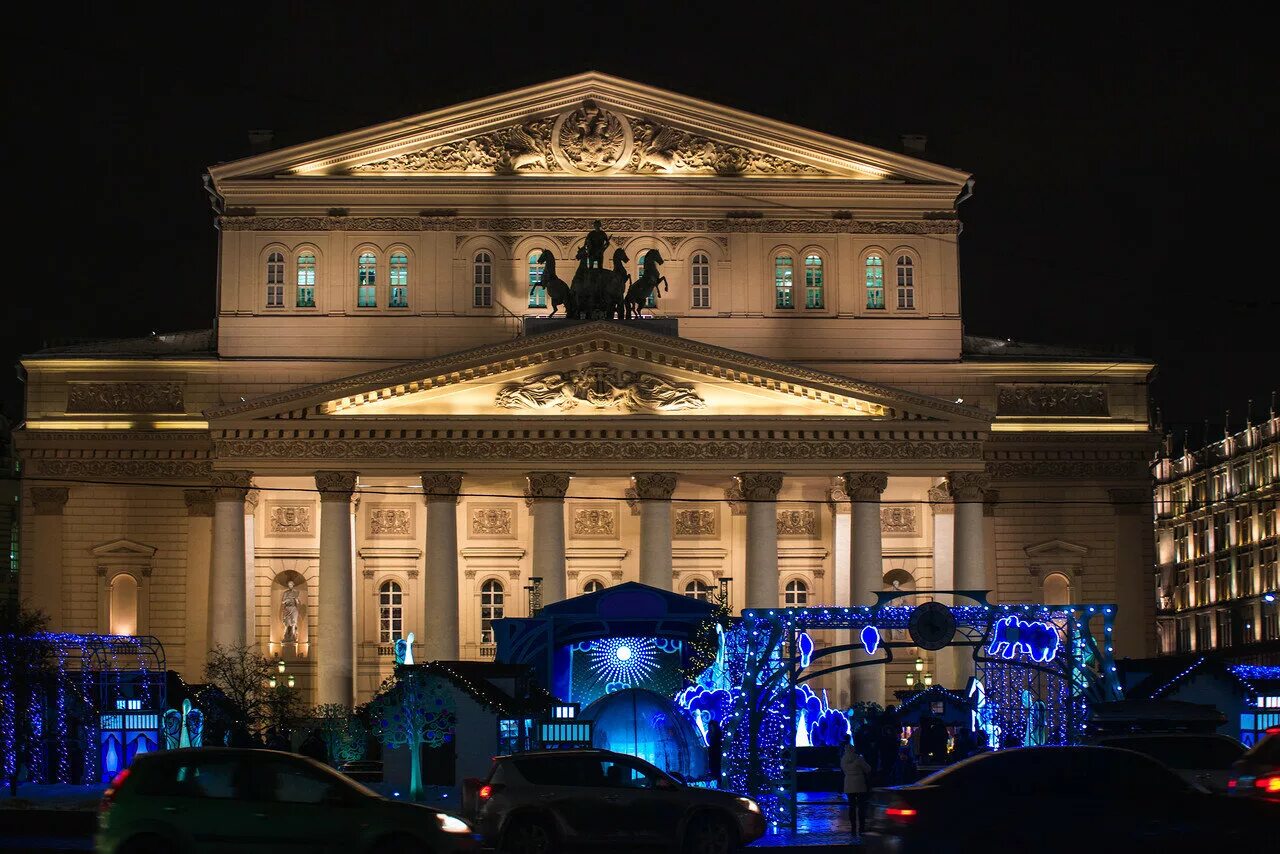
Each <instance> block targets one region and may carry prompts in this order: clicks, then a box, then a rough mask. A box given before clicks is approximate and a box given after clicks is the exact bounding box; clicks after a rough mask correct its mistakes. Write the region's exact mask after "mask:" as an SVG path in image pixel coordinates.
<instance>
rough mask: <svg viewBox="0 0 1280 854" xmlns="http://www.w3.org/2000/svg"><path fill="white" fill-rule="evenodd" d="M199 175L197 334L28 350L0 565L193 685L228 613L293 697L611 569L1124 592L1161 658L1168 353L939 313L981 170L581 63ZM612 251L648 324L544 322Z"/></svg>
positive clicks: (861, 584)
mask: <svg viewBox="0 0 1280 854" xmlns="http://www.w3.org/2000/svg"><path fill="white" fill-rule="evenodd" d="M209 186H210V191H211V195H212V197H213V199H214V202H215V206H216V208H217V219H216V225H217V228H218V239H219V253H220V254H219V264H218V271H219V272H218V282H217V288H218V291H217V293H218V297H217V316H216V317H215V318H214V326H213V329H212V330H205V331H195V332H183V333H176V334H165V335H155V336H151V337H148V338H144V339H131V340H117V341H107V342H101V343H97V344H85V345H77V346H73V347H65V348H61V349H55V350H46V351H42V352H38V353H34V354H30V355H28V356H26V357H24V358H23V360H22V370H23V371H24V372H25V378H26V389H27V419H26V421H25V423H24V424H23V425H22V426H21V429H19V430H18V431H16V433H15V440H16V444H17V446H18V448H19V452H20V456H21V459H22V465H23V475H24V482H23V506H22V511H23V523H22V559H23V565H22V593H23V595H24V596H25V597H26V598H28V599H29V600H30V601H31V602H32V604H34V605H36V606H38V607H40V608H42V609H44V610H45V611H46V612H47V613H48V614H49V615H50V616H51V617H52V620H53V624H54V626H55V627H56V628H58V629H62V630H67V631H87V632H116V633H139V634H151V635H155V636H156V637H158V638H159V639H160V640H161V641H162V642H163V644H164V647H165V651H166V654H167V659H168V661H169V663H170V665H171V666H172V667H174V668H175V669H177V670H179V671H181V672H182V673H183V674H184V675H185V676H186V678H187V679H188V680H198V679H199V678H200V673H201V670H202V666H203V662H204V660H205V658H206V656H207V653H208V651H209V649H210V647H211V645H214V644H234V643H246V642H247V643H249V644H253V645H257V646H258V647H259V648H261V650H262V651H263V652H264V653H267V654H269V655H270V656H272V657H277V656H278V657H283V658H284V659H285V660H286V661H287V662H288V663H289V665H290V667H291V670H290V672H291V673H295V674H296V675H297V679H298V684H299V685H300V687H302V688H303V689H304V690H305V691H306V692H307V694H308V696H309V698H310V699H312V700H314V701H315V702H351V701H352V699H353V698H354V699H357V700H358V699H363V698H367V697H368V695H369V693H370V692H371V691H372V690H373V688H374V687H376V686H377V685H378V683H379V682H380V681H381V679H382V678H383V677H384V676H385V675H387V674H388V673H389V672H390V668H391V663H392V660H393V659H392V644H393V642H394V640H395V639H397V638H398V637H400V636H402V635H407V634H408V633H410V632H412V633H413V634H414V650H415V657H416V658H417V659H419V660H423V659H430V658H457V657H461V658H472V659H482V658H486V657H492V656H493V654H494V646H493V633H492V629H491V625H492V621H493V620H494V619H497V618H499V617H501V616H504V615H506V616H522V615H526V614H528V612H529V609H530V608H531V607H536V606H537V605H538V602H539V601H540V602H541V603H542V604H546V603H549V602H552V601H555V600H558V599H561V598H564V597H567V596H574V595H578V594H581V593H584V592H591V591H594V590H597V589H599V588H601V587H608V586H610V585H615V584H619V583H621V582H623V581H628V580H632V581H640V582H643V583H646V584H650V585H654V586H658V587H663V588H668V589H672V590H674V591H677V592H680V593H687V594H689V595H694V596H699V597H706V596H709V595H714V594H716V593H718V592H719V591H721V590H722V589H727V592H728V595H729V597H730V601H731V604H732V606H733V607H734V609H735V610H736V609H741V608H745V607H759V606H767V607H775V606H779V605H785V604H796V605H811V606H812V605H833V606H835V605H849V604H863V603H869V602H872V601H874V595H873V594H874V591H880V590H894V589H897V590H901V591H907V592H911V593H912V594H913V596H914V600H913V601H920V600H923V599H926V598H930V597H932V596H933V595H934V594H932V593H930V592H928V591H934V590H953V589H965V590H973V589H988V590H990V591H992V592H991V594H990V595H991V599H992V601H995V602H1049V603H1060V602H1064V601H1077V602H1081V601H1083V602H1115V603H1117V604H1118V605H1119V608H1120V610H1119V619H1118V622H1117V628H1116V633H1115V634H1116V639H1115V647H1116V655H1117V656H1124V655H1134V656H1136V655H1143V654H1147V653H1149V652H1151V651H1152V647H1153V635H1154V612H1155V589H1154V574H1153V554H1152V551H1153V546H1152V538H1151V535H1150V530H1151V529H1150V525H1151V519H1152V515H1151V490H1150V476H1149V470H1148V461H1149V460H1150V459H1151V457H1152V455H1153V452H1154V449H1155V438H1154V435H1153V433H1152V430H1151V429H1150V426H1149V419H1148V401H1147V380H1148V377H1149V374H1150V373H1151V371H1152V369H1153V365H1152V364H1151V363H1150V362H1147V361H1142V360H1138V359H1134V358H1132V357H1117V356H1111V355H1102V354H1093V353H1089V352H1084V351H1078V350H1069V349H1063V348H1053V347H1047V346H1036V345H1030V344H1021V343H1016V342H1015V341H1013V340H1009V339H1005V338H980V337H976V336H966V335H965V334H964V329H963V325H962V318H961V314H960V276H959V266H958V260H957V252H958V240H959V236H960V231H961V229H960V219H959V213H958V207H959V205H960V203H961V202H962V201H963V199H964V198H965V197H966V196H967V195H968V193H969V192H970V189H971V186H972V185H971V181H970V176H969V175H967V174H966V173H964V172H960V171H957V170H954V169H950V168H946V167H943V166H939V165H936V164H933V163H929V162H926V161H924V160H921V159H916V158H912V157H908V156H904V155H902V154H898V153H894V152H889V151H884V150H879V149H875V148H871V147H868V146H865V145H860V144H858V143H854V142H849V141H846V140H842V139H836V138H833V137H830V136H827V135H824V134H821V133H816V132H813V131H809V130H805V129H803V128H798V127H794V126H790V125H786V124H782V123H780V122H776V121H772V120H769V119H765V118H761V117H758V116H754V115H749V114H746V113H743V112H740V111H738V110H735V109H731V108H728V107H724V106H720V105H717V104H711V103H706V102H703V101H699V100H695V99H692V98H688V97H684V96H681V95H678V94H674V93H671V92H666V91H661V90H657V89H653V88H651V87H648V86H644V85H641V84H638V83H633V82H629V81H625V80H620V79H617V78H612V77H608V76H605V75H601V74H596V73H588V74H582V75H579V76H575V77H571V78H567V79H563V80H558V81H554V82H551V83H547V84H543V85H538V86H534V87H530V88H528V89H522V90H519V91H515V92H510V93H506V94H502V95H498V96H494V97H491V98H487V99H484V100H481V101H476V102H471V103H466V104H461V105H459V106H456V107H450V108H447V109H443V110H439V111H436V112H432V113H427V114H425V115H420V116H414V117H411V118H407V119H401V120H397V121H393V122H390V123H388V124H385V125H380V126H377V127H371V128H367V129H364V130H358V131H354V132H351V133H347V134H343V135H341V136H336V137H332V138H329V139H322V140H319V141H316V142H312V143H308V144H305V145H299V146H295V147H291V148H285V149H282V150H277V151H272V152H269V153H266V154H261V155H257V156H254V157H250V158H248V159H244V160H238V161H235V162H231V163H224V164H220V165H217V166H214V167H212V168H211V169H210V170H209ZM596 220H599V225H598V228H597V226H596ZM593 233H594V237H592V238H590V240H589V239H588V235H590V234H593ZM606 238H607V243H603V244H602V243H601V241H602V240H604V239H606ZM592 240H594V241H596V243H597V244H598V245H597V249H596V253H595V256H593V258H592V259H585V258H584V257H580V254H581V253H580V249H581V248H582V247H583V246H584V243H585V242H591V241H592ZM599 245H603V246H604V247H605V249H604V252H603V255H602V256H601V255H600V252H599ZM619 250H621V253H619ZM597 256H598V257H601V260H602V262H603V265H604V268H605V269H607V270H610V271H611V270H612V269H613V268H614V266H615V264H617V265H618V266H619V267H620V269H621V270H622V271H623V272H624V273H625V274H628V275H629V276H630V277H631V279H632V280H633V282H634V281H635V280H641V279H642V273H643V276H644V278H643V281H646V282H652V281H656V280H657V279H658V277H662V278H664V279H665V281H664V282H662V284H661V287H660V289H659V290H658V291H657V293H656V297H657V299H656V301H655V300H652V299H651V300H647V301H642V302H641V309H640V310H641V313H642V314H643V319H641V320H632V321H620V320H618V319H616V317H613V316H610V317H608V318H605V317H604V315H603V313H602V312H601V311H599V310H595V311H594V312H593V311H591V310H590V309H588V310H586V311H585V313H586V314H588V315H589V316H587V317H585V318H581V317H580V318H579V319H578V320H577V322H564V323H557V322H555V321H554V320H553V321H545V320H541V318H543V317H545V316H546V315H548V314H550V313H551V311H552V308H553V307H556V308H557V311H556V315H557V317H560V316H563V315H564V314H565V309H564V308H563V307H557V306H555V305H554V303H555V302H556V296H557V294H562V292H563V291H562V288H561V286H560V285H559V282H564V283H570V284H572V283H573V281H574V279H575V273H576V272H578V271H579V268H580V266H582V265H587V267H588V272H587V274H586V275H585V276H578V277H577V278H579V279H581V281H584V282H585V281H596V282H600V281H605V280H604V279H603V278H601V276H602V275H604V274H603V273H600V272H596V273H591V272H590V270H594V269H595V267H594V264H595V260H594V257H597ZM655 273H656V274H657V275H655ZM610 275H611V274H610ZM592 276H594V277H595V278H594V279H593V278H592ZM610 281H613V280H610ZM616 281H619V282H621V281H623V278H619V279H617V280H616ZM190 284H192V285H194V284H195V283H190ZM966 285H967V286H968V287H971V288H977V289H981V287H982V283H981V282H967V283H966ZM575 292H576V291H575ZM1025 326H1026V328H1024V329H1018V330H1008V333H1009V334H1010V335H1015V336H1019V337H1027V338H1034V335H1035V328H1034V318H1031V317H1028V318H1027V319H1026V324H1025ZM916 591H919V592H918V593H917V592H916ZM938 596H939V598H941V599H943V600H947V599H948V597H946V596H945V595H942V594H938ZM921 655H922V657H923V658H924V659H925V663H926V669H928V670H929V671H931V672H932V673H934V674H936V676H935V678H936V679H937V681H939V682H941V683H950V684H951V686H952V687H960V686H959V685H958V684H956V683H957V682H958V681H959V679H960V677H961V674H960V673H958V668H962V667H963V665H962V663H961V662H957V661H954V660H948V659H947V657H946V656H944V655H941V654H934V653H929V652H923V651H922V653H921ZM913 658H914V657H911V658H908V659H905V660H904V661H903V662H902V664H901V665H899V664H898V663H895V664H894V665H893V666H892V667H890V668H888V669H887V672H886V671H885V670H881V669H879V668H875V669H876V670H877V671H878V673H877V674H868V673H865V672H864V673H863V675H861V676H860V677H859V678H858V680H856V681H854V680H846V681H845V682H840V683H835V682H833V683H832V686H831V687H832V689H833V690H834V691H835V692H836V693H833V695H832V700H833V702H834V701H836V700H837V699H839V700H840V701H841V702H848V701H850V700H852V699H874V700H878V701H881V702H883V701H884V700H885V699H886V697H887V698H888V699H889V700H890V701H892V691H893V690H900V689H901V688H903V687H904V679H905V676H906V672H907V670H908V669H913V668H912V666H911V662H912V661H913ZM862 670H863V671H866V670H869V668H863V669H862Z"/></svg>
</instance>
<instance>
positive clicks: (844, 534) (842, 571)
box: [830, 478, 853, 608]
mask: <svg viewBox="0 0 1280 854" xmlns="http://www.w3.org/2000/svg"><path fill="white" fill-rule="evenodd" d="M830 497H831V505H830V507H831V566H832V570H833V571H834V572H835V579H834V582H835V583H834V585H833V590H832V595H833V596H834V604H835V605H837V606H839V607H841V608H848V607H849V606H850V605H852V604H853V576H852V572H853V569H852V567H851V566H850V560H851V559H852V557H853V551H852V549H853V540H852V539H851V528H852V527H853V523H852V520H853V514H852V513H851V512H850V509H849V493H847V492H845V488H844V478H840V486H839V487H836V488H832V490H831V493H830Z"/></svg>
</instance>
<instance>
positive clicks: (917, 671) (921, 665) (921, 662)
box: [916, 658, 924, 673]
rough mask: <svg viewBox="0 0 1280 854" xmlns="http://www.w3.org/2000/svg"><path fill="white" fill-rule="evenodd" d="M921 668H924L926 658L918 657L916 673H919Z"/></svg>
mask: <svg viewBox="0 0 1280 854" xmlns="http://www.w3.org/2000/svg"><path fill="white" fill-rule="evenodd" d="M921 670H924V659H923V658H917V659H916V673H919V672H920V671H921Z"/></svg>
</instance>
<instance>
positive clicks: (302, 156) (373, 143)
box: [209, 72, 969, 187]
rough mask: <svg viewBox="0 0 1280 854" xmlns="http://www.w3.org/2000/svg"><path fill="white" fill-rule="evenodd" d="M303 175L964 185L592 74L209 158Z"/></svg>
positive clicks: (240, 169)
mask: <svg viewBox="0 0 1280 854" xmlns="http://www.w3.org/2000/svg"><path fill="white" fill-rule="evenodd" d="M209 171H210V174H211V175H212V176H213V178H214V180H215V181H224V180H228V179H235V178H255V177H257V178H262V177H271V176H274V177H300V178H305V177H308V176H317V177H319V176H385V177H395V178H404V177H417V176H421V177H430V176H447V175H459V176H476V175H511V176H521V175H530V176H532V175H538V176H547V177H591V176H606V175H617V176H631V177H644V176H662V175H677V176H732V177H799V178H835V179H841V180H858V181H876V182H882V181H890V182H911V183H930V184H952V185H955V186H957V187H959V186H961V185H963V184H964V183H965V181H966V180H967V179H968V177H969V176H968V175H967V174H965V173H963V172H959V171H957V170H954V169H949V168H947V167H943V166H938V165H936V164H933V163H928V162H926V161H923V160H918V159H916V158H912V157H908V156H905V155H902V154H897V153H895V152H890V151H885V150H882V149H878V148H874V147H872V146H867V145H861V144H859V143H855V142H851V141H848V140H844V139H839V138H837V137H833V136H829V135H827V134H822V133H818V132H815V131H810V130H806V129H804V128H800V127H796V126H794V125H789V124H785V123H783V122H778V121H774V120H772V119H766V118H763V117H760V116H756V115H752V114H750V113H745V112H742V111H740V110H735V109H732V108H729V107H725V106H721V105H719V104H713V103H710V102H707V101H701V100H698V99H695V98H689V97H686V96H684V95H679V94H676V93H674V92H669V91H665V90H662V89H656V88H654V87H651V86H646V85H643V84H640V83H635V82H632V81H629V80H623V79H621V78H617V77H611V76H609V75H606V74H600V73H598V72H587V73H585V74H579V75H575V76H573V77H567V78H564V79H561V80H555V81H551V82H549V83H544V84H540V85H537V86H530V87H527V88H525V89H519V90H516V91H513V92H507V93H503V94H500V95H495V96H492V97H489V98H484V99H481V100H478V101H472V102H468V103H465V104H459V105H456V106H453V107H447V108H444V109H441V110H435V111H432V112H429V113H424V114H422V115H418V116H411V117H408V118H405V119H401V120H398V121H394V122H389V123H387V124H383V125H377V126H374V127H370V128H365V129H363V130H358V131H353V132H351V133H346V134H341V135H339V136H335V137H330V138H328V139H322V140H318V141H316V142H312V143H307V144H305V145H299V146H293V147H290V148H285V149H281V150H279V151H274V152H270V153H268V154H263V155H258V156H255V157H251V158H246V159H244V160H238V161H235V162H232V163H227V164H222V165H219V166H215V167H212V168H211V169H210V170H209Z"/></svg>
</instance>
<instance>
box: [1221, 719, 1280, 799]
mask: <svg viewBox="0 0 1280 854" xmlns="http://www.w3.org/2000/svg"><path fill="white" fill-rule="evenodd" d="M1227 791H1228V792H1229V793H1230V794H1232V795H1234V796H1236V797H1246V798H1260V799H1262V800H1264V801H1269V802H1270V803H1273V804H1280V727H1272V728H1271V729H1268V730H1267V736H1266V737H1265V738H1264V739H1262V741H1259V742H1258V743H1257V744H1255V745H1254V746H1253V747H1252V748H1251V749H1250V750H1249V752H1248V753H1246V754H1245V755H1244V756H1242V757H1240V761H1238V762H1237V763H1236V764H1235V767H1234V768H1232V769H1231V780H1230V782H1228V783H1227Z"/></svg>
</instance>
